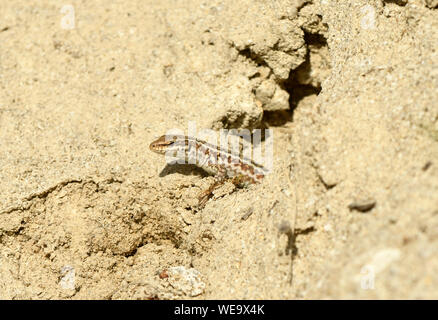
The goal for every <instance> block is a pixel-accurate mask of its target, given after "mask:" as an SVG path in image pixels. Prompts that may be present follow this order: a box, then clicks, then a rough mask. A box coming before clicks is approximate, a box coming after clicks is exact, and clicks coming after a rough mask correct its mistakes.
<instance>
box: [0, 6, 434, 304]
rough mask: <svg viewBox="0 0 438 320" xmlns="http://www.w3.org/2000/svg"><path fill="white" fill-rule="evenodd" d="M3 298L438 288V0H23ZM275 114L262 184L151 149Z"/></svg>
mask: <svg viewBox="0 0 438 320" xmlns="http://www.w3.org/2000/svg"><path fill="white" fill-rule="evenodd" d="M0 43H1V50H0V181H1V182H0V298H1V299H20V298H24V299H179V298H188V299H227V298H230V299H310V298H313V299H327V298H334V299H340V298H352V299H362V298H366V299H368V298H393V299H394V298H408V299H417V298H435V299H437V298H438V102H437V101H438V1H436V0H398V1H394V0H393V1H383V0H368V1H365V0H354V1H342V0H321V1H317V0H313V1H312V0H239V1H225V0H222V1H219V0H212V1H205V0H204V1H201V0H178V1H177V0H166V1H154V0H147V1H142V0H136V1H120V0H119V1H102V0H96V1H85V0H83V1H74V0H72V1H70V2H68V3H65V4H63V3H62V1H61V2H60V1H55V0H53V1H49V0H40V1H36V0H34V1H29V0H16V1H1V4H0ZM190 123H191V124H192V125H193V124H195V125H196V127H197V129H198V130H199V129H202V128H208V129H214V130H219V129H232V128H237V129H254V128H270V129H272V130H273V133H274V135H273V137H274V167H273V171H272V173H271V174H269V175H268V176H267V177H266V178H265V179H264V181H263V183H261V184H256V185H251V186H249V187H248V188H244V189H238V190H234V187H233V185H232V184H230V183H226V184H225V185H224V186H223V187H221V188H219V189H218V190H217V191H216V192H215V195H214V197H213V199H211V200H210V201H208V203H207V205H206V206H205V208H203V209H202V210H198V209H197V208H196V204H197V195H198V194H199V192H200V191H201V190H203V189H205V188H206V187H208V186H209V184H210V183H211V182H212V181H213V178H212V177H209V176H207V175H206V174H205V173H203V172H202V170H199V169H196V168H194V167H193V166H183V165H180V166H169V165H166V164H165V161H164V159H163V158H162V157H160V156H159V155H157V154H154V153H152V152H150V151H149V150H148V145H149V143H150V142H151V141H152V140H153V139H154V138H156V137H157V136H159V135H162V134H164V133H165V132H166V131H167V130H169V129H171V128H179V129H181V130H183V131H187V130H188V126H189V124H190Z"/></svg>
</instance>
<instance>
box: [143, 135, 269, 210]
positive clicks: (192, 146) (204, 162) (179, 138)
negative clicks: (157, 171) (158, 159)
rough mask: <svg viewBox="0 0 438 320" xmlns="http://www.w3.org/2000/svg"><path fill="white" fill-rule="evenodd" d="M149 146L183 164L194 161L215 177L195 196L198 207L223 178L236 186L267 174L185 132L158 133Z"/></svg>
mask: <svg viewBox="0 0 438 320" xmlns="http://www.w3.org/2000/svg"><path fill="white" fill-rule="evenodd" d="M149 149H150V150H151V151H153V152H155V153H158V154H161V155H165V154H168V155H171V156H174V157H175V158H176V159H179V160H184V163H194V164H195V165H196V166H198V167H200V168H202V169H204V170H205V171H206V172H207V173H209V174H212V175H214V176H215V181H214V183H213V184H212V185H211V186H210V187H209V188H208V189H206V190H205V191H203V192H201V194H200V195H199V197H198V206H199V207H200V208H202V207H204V205H205V204H206V202H207V201H208V200H209V199H210V198H211V196H212V194H213V191H214V190H215V189H217V188H218V187H220V186H221V185H222V184H223V183H225V181H227V180H231V182H232V183H233V184H234V185H236V186H238V187H239V186H247V185H249V184H253V183H259V182H261V180H262V179H263V178H264V177H265V175H266V173H267V171H266V169H265V168H264V167H263V166H261V165H259V164H256V163H255V162H253V161H252V160H250V159H246V158H244V157H241V156H239V155H238V154H235V153H232V152H229V151H228V150H222V149H221V148H219V147H218V146H216V145H213V144H210V143H207V142H205V141H203V140H200V139H198V138H195V137H190V136H187V135H163V136H160V137H159V138H158V139H156V140H154V141H153V142H152V143H151V144H150V145H149Z"/></svg>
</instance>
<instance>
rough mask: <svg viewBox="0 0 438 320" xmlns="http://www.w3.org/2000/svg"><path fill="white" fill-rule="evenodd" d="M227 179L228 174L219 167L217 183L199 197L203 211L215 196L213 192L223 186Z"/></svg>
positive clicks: (199, 203) (199, 204) (216, 177)
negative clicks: (209, 200)
mask: <svg viewBox="0 0 438 320" xmlns="http://www.w3.org/2000/svg"><path fill="white" fill-rule="evenodd" d="M226 177H227V172H226V170H225V169H224V168H222V167H221V166H217V174H216V176H215V181H214V182H213V184H212V185H211V186H210V187H208V189H206V190H204V191H203V192H201V193H200V195H199V197H198V208H200V209H202V208H203V207H204V206H205V204H206V203H207V201H208V199H210V198H211V197H212V195H213V191H214V190H216V189H217V188H219V187H220V186H222V185H223V184H224V183H225V180H226Z"/></svg>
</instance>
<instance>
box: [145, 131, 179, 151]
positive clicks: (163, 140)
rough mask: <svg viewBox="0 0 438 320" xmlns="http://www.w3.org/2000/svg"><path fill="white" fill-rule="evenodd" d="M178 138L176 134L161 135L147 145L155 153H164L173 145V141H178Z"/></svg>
mask: <svg viewBox="0 0 438 320" xmlns="http://www.w3.org/2000/svg"><path fill="white" fill-rule="evenodd" d="M178 138H179V137H178V136H172V135H163V136H161V137H159V138H158V139H156V140H154V141H153V142H152V143H151V144H150V145H149V149H150V150H151V151H153V152H155V153H159V154H165V153H166V152H167V151H169V150H170V149H171V147H172V145H175V143H176V142H177V141H178Z"/></svg>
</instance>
